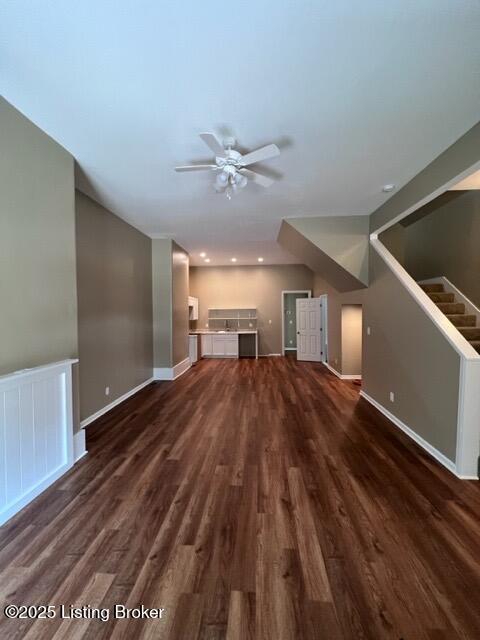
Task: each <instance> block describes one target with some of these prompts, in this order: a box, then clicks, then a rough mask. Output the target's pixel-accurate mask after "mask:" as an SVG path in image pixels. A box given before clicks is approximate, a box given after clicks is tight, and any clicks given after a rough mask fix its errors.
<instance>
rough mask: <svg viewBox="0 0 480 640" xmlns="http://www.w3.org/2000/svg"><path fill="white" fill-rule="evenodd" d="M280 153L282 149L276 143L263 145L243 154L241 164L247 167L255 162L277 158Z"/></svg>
mask: <svg viewBox="0 0 480 640" xmlns="http://www.w3.org/2000/svg"><path fill="white" fill-rule="evenodd" d="M279 155H280V149H279V148H278V147H277V145H276V144H267V146H266V147H261V148H260V149H256V150H255V151H252V152H251V153H247V154H246V155H244V156H242V157H241V158H240V164H242V165H243V166H244V167H246V166H247V165H249V164H253V163H254V162H262V160H269V159H270V158H275V156H279Z"/></svg>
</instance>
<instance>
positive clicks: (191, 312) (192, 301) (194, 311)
mask: <svg viewBox="0 0 480 640" xmlns="http://www.w3.org/2000/svg"><path fill="white" fill-rule="evenodd" d="M188 317H189V319H190V320H198V298H194V297H193V296H188Z"/></svg>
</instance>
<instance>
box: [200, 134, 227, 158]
mask: <svg viewBox="0 0 480 640" xmlns="http://www.w3.org/2000/svg"><path fill="white" fill-rule="evenodd" d="M200 138H201V139H202V140H203V141H204V142H205V144H206V145H207V147H208V148H209V149H210V150H211V151H213V153H214V154H215V156H219V157H220V158H225V156H226V153H225V149H224V148H223V145H222V144H221V142H220V141H219V139H218V138H217V136H216V135H214V134H213V133H201V134H200Z"/></svg>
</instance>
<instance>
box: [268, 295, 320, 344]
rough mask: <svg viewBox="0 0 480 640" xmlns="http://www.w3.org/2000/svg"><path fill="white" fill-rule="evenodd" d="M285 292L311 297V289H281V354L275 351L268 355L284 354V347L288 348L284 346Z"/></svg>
mask: <svg viewBox="0 0 480 640" xmlns="http://www.w3.org/2000/svg"><path fill="white" fill-rule="evenodd" d="M286 293H306V294H308V295H307V298H311V297H312V290H311V289H285V290H284V291H282V294H281V295H282V298H281V308H282V353H281V354H276V353H269V354H268V355H270V356H276V355H282V356H284V355H285V351H286V349H287V350H289V347H287V348H285V294H286ZM290 349H295V351H296V350H297V347H290Z"/></svg>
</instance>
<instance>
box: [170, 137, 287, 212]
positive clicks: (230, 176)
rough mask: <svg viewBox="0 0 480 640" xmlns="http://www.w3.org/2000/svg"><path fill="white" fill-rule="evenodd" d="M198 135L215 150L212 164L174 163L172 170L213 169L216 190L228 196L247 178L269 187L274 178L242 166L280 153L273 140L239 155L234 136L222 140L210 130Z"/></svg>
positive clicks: (245, 181) (242, 186) (240, 187)
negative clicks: (177, 165) (179, 165)
mask: <svg viewBox="0 0 480 640" xmlns="http://www.w3.org/2000/svg"><path fill="white" fill-rule="evenodd" d="M200 138H201V139H202V140H203V141H204V142H205V144H206V145H207V147H208V148H209V149H210V150H211V151H213V153H214V154H215V164H192V165H186V166H183V167H175V171H206V170H211V171H216V172H217V177H216V179H215V183H214V185H213V187H214V189H215V191H217V193H225V194H226V196H227V198H228V199H229V200H230V199H231V197H232V194H233V193H234V192H235V191H237V189H243V188H244V187H245V186H246V185H247V183H248V181H249V180H251V181H252V182H255V183H256V184H259V185H261V186H262V187H269V186H270V185H272V184H273V183H274V180H272V179H271V178H267V176H263V175H262V174H260V173H257V172H256V171H252V170H251V169H247V168H246V167H247V166H248V165H250V164H253V163H254V162H262V161H263V160H269V159H270V158H274V157H275V156H279V155H280V149H279V148H278V147H277V145H275V144H267V145H266V146H265V147H261V148H260V149H256V150H255V151H251V152H250V153H247V154H245V155H244V156H242V155H241V154H240V153H239V152H238V151H235V149H233V147H234V146H235V142H236V141H235V138H227V139H226V140H224V144H222V143H221V142H220V141H219V139H218V138H217V136H216V135H215V134H213V133H201V134H200Z"/></svg>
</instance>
